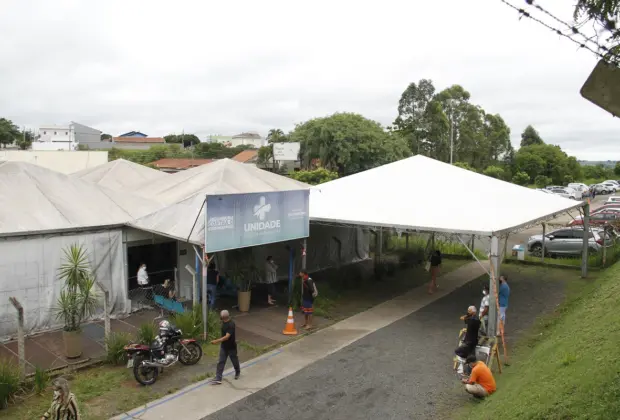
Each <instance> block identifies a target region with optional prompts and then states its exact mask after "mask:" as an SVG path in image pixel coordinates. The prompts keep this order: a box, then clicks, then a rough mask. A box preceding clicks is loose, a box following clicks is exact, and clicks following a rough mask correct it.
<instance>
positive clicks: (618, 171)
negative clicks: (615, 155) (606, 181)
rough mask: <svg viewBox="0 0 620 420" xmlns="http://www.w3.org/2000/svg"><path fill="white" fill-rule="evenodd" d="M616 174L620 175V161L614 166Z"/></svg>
mask: <svg viewBox="0 0 620 420" xmlns="http://www.w3.org/2000/svg"><path fill="white" fill-rule="evenodd" d="M614 175H616V176H620V162H618V163H616V166H614Z"/></svg>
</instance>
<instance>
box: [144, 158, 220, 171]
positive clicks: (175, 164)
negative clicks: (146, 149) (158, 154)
mask: <svg viewBox="0 0 620 420" xmlns="http://www.w3.org/2000/svg"><path fill="white" fill-rule="evenodd" d="M211 162H213V159H176V158H164V159H159V160H156V161H155V162H152V163H151V165H153V166H155V167H156V168H159V169H178V170H184V169H189V168H194V167H196V166H200V165H206V164H207V163H211Z"/></svg>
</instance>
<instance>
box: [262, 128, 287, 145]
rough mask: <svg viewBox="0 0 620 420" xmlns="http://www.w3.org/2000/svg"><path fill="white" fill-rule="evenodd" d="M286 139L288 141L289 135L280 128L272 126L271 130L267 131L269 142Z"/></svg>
mask: <svg viewBox="0 0 620 420" xmlns="http://www.w3.org/2000/svg"><path fill="white" fill-rule="evenodd" d="M285 141H287V137H286V135H285V134H284V131H282V130H281V129H279V128H272V129H271V130H269V133H267V143H282V142H285Z"/></svg>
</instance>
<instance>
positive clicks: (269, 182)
mask: <svg viewBox="0 0 620 420" xmlns="http://www.w3.org/2000/svg"><path fill="white" fill-rule="evenodd" d="M308 188H310V186H309V185H307V184H304V183H303V182H298V181H295V180H293V179H291V178H287V177H284V176H281V175H277V174H273V173H271V172H268V171H264V170H262V169H258V168H256V167H255V166H253V165H246V164H243V163H239V162H235V161H234V160H230V159H222V160H218V161H216V162H213V163H210V164H208V165H201V166H198V167H196V168H192V169H189V170H187V171H183V172H178V173H176V174H172V175H167V176H166V177H165V178H163V179H161V180H158V181H157V182H153V183H150V184H149V185H145V186H143V187H142V188H140V189H139V191H138V193H139V194H141V195H143V196H144V197H148V198H154V199H157V200H159V201H162V202H165V203H169V204H170V205H169V206H168V207H166V208H164V209H162V210H159V211H157V212H154V213H153V214H150V215H148V216H145V217H142V218H140V219H138V220H136V221H133V222H130V223H129V225H130V226H133V227H136V228H138V229H142V230H146V231H149V232H154V233H157V234H160V235H164V236H168V237H171V238H175V239H179V240H181V241H184V242H185V241H188V239H189V242H191V243H194V244H202V243H203V242H204V215H203V214H204V213H203V211H202V210H203V204H204V200H205V197H206V195H207V194H210V193H211V194H237V193H256V192H270V191H295V190H305V189H308ZM194 223H195V226H194ZM192 228H193V229H192ZM190 233H191V235H190Z"/></svg>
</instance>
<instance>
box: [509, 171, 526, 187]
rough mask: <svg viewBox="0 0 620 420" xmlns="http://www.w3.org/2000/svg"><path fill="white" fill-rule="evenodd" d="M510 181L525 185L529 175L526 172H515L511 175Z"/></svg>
mask: <svg viewBox="0 0 620 420" xmlns="http://www.w3.org/2000/svg"><path fill="white" fill-rule="evenodd" d="M512 182H513V183H515V184H517V185H527V184H528V182H530V176H529V175H528V174H527V172H517V173H516V174H515V175H514V176H513V177H512Z"/></svg>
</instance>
